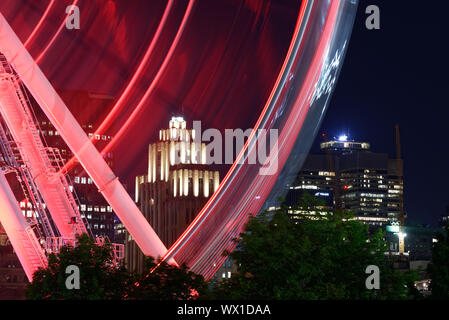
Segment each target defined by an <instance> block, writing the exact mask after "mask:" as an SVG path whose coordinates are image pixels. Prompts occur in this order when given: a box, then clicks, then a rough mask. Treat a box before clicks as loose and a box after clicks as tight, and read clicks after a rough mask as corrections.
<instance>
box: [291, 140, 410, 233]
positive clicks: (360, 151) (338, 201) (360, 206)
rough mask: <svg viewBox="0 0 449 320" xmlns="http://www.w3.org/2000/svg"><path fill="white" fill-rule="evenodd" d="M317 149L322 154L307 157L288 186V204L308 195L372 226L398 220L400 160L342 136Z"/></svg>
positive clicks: (401, 184)
mask: <svg viewBox="0 0 449 320" xmlns="http://www.w3.org/2000/svg"><path fill="white" fill-rule="evenodd" d="M320 147H321V151H322V153H321V154H310V155H309V156H308V157H307V158H306V160H305V162H304V165H303V166H302V169H301V171H300V172H299V173H298V174H297V175H296V177H295V180H294V182H293V183H292V184H291V185H289V186H287V187H288V189H289V192H288V194H287V197H286V201H287V204H288V205H290V206H295V205H296V204H297V203H298V201H299V199H300V197H301V195H302V194H303V193H304V192H308V193H310V194H312V195H314V196H317V197H319V198H322V199H323V200H325V203H326V205H327V207H328V209H332V208H335V207H336V206H337V205H338V207H340V208H342V209H347V210H350V211H351V212H352V213H353V214H354V215H355V218H356V219H358V220H361V221H363V222H365V223H368V224H369V225H370V226H372V227H379V226H385V225H386V224H387V223H389V222H390V221H397V219H398V216H399V212H400V205H399V204H400V203H401V202H403V200H402V199H403V198H402V193H403V183H402V181H403V179H402V176H401V174H400V172H402V161H401V160H400V161H399V162H398V160H397V159H391V158H389V157H388V155H387V154H386V153H375V152H371V151H370V144H369V143H367V142H356V141H348V140H347V137H345V136H343V137H340V138H339V139H337V140H333V141H328V142H323V143H321V145H320ZM398 166H400V167H401V168H398ZM398 169H399V170H398ZM292 214H295V213H294V212H292ZM298 214H301V213H300V212H298Z"/></svg>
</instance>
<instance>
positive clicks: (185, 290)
mask: <svg viewBox="0 0 449 320" xmlns="http://www.w3.org/2000/svg"><path fill="white" fill-rule="evenodd" d="M68 266H76V267H78V268H79V279H80V287H79V289H68V288H67V286H66V281H67V278H68V277H69V276H70V274H67V273H66V269H67V267H68ZM156 266H157V268H155V267H156ZM145 270H149V271H150V270H153V272H151V273H150V272H145V273H144V274H134V273H130V272H128V271H127V270H126V269H125V268H124V267H123V266H120V267H116V266H115V265H113V264H112V248H111V246H109V245H107V244H106V245H103V246H97V245H96V244H95V243H94V242H93V240H91V239H90V238H89V237H88V236H87V235H82V236H80V237H78V238H77V245H76V246H75V247H72V246H64V247H62V248H61V250H60V252H59V253H58V254H51V255H50V256H49V259H48V266H47V267H46V268H40V269H39V270H38V271H36V272H35V273H34V275H33V281H32V282H31V283H30V284H29V285H28V286H27V288H26V297H27V299H79V300H91V299H101V300H111V299H116V300H118V299H139V300H141V299H144V300H149V299H151V300H180V299H184V300H190V299H196V298H198V297H199V295H202V294H205V293H206V290H207V283H206V282H205V281H204V279H203V277H202V276H200V275H197V274H195V273H193V272H191V271H189V270H188V268H187V266H185V265H182V266H181V267H179V268H178V267H176V266H172V265H169V264H167V263H165V262H162V263H160V262H159V261H158V262H157V263H156V261H155V260H154V258H152V257H148V258H147V261H146V268H145ZM137 283H138V286H136V284H137Z"/></svg>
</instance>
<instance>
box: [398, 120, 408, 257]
mask: <svg viewBox="0 0 449 320" xmlns="http://www.w3.org/2000/svg"><path fill="white" fill-rule="evenodd" d="M396 166H397V174H398V183H399V187H400V188H401V189H399V203H398V206H399V216H398V221H399V232H398V238H399V254H400V255H403V254H404V251H405V239H404V238H405V232H404V225H405V218H406V216H405V213H404V198H403V197H404V196H403V189H402V188H403V185H404V183H403V173H402V160H401V139H400V136H399V125H398V124H396Z"/></svg>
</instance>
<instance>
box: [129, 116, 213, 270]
mask: <svg viewBox="0 0 449 320" xmlns="http://www.w3.org/2000/svg"><path fill="white" fill-rule="evenodd" d="M195 134H200V133H196V132H195V131H194V130H193V129H190V130H189V129H187V128H186V122H185V120H184V119H183V118H181V117H174V118H172V119H171V121H170V122H169V128H168V129H162V130H160V131H159V141H158V142H155V143H152V144H150V146H149V150H148V173H147V174H146V175H141V176H137V177H136V190H135V197H136V199H135V200H136V202H137V203H138V205H139V206H140V210H141V211H142V213H143V214H144V216H145V217H146V219H147V220H148V221H149V222H150V224H151V226H152V227H153V228H154V230H155V231H156V233H157V234H158V235H159V237H160V238H161V240H162V242H163V243H164V244H165V246H166V247H167V248H168V247H170V246H171V245H172V244H173V243H174V242H175V241H176V240H177V239H178V237H179V236H180V235H181V234H182V233H183V232H184V230H185V229H186V228H187V227H188V225H189V224H190V223H191V222H192V220H193V219H194V218H195V217H196V215H197V214H198V213H199V212H200V210H201V209H202V207H203V206H204V205H205V203H206V202H207V200H208V198H209V197H210V196H211V195H212V194H213V193H214V192H215V191H216V190H217V188H218V185H219V183H220V175H219V172H218V171H213V170H211V169H210V166H209V165H208V164H207V163H208V162H207V159H206V147H205V144H204V143H201V144H200V143H195V142H194V139H195ZM143 261H144V256H143V254H142V253H141V252H140V249H139V248H138V247H137V246H136V244H135V242H134V240H133V239H132V237H130V236H129V235H128V237H127V240H126V264H127V267H128V268H129V270H133V271H136V272H142V271H143Z"/></svg>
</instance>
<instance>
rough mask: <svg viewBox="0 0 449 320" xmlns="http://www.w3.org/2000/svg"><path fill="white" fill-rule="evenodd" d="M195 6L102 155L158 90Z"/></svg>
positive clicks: (189, 7) (121, 135) (113, 144)
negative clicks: (149, 82) (142, 93)
mask: <svg viewBox="0 0 449 320" xmlns="http://www.w3.org/2000/svg"><path fill="white" fill-rule="evenodd" d="M194 4H195V0H190V1H189V4H188V6H187V9H186V12H185V14H184V17H183V18H182V21H181V25H180V27H179V29H178V32H177V33H176V36H175V39H174V40H173V42H172V44H171V46H170V49H169V50H168V53H167V55H166V57H165V59H164V61H163V62H162V65H161V67H160V68H159V70H158V72H157V74H156V76H155V77H154V79H153V81H152V82H151V84H150V86H149V87H148V89H147V90H146V91H145V93H144V95H143V97H142V98H141V99H140V101H139V103H138V104H137V106H136V107H135V108H134V110H133V112H132V113H131V115H130V116H129V118H128V119H126V121H125V123H124V124H123V126H122V127H121V128H120V130H119V131H118V132H117V133H116V134H115V135H114V137H113V138H112V140H111V141H110V142H109V143H108V145H107V146H106V147H105V148H103V150H102V151H101V152H102V153H107V152H109V151H110V150H111V148H113V147H114V146H115V144H116V143H117V142H118V141H119V140H120V139H121V138H122V137H123V134H124V133H125V132H126V130H127V129H128V127H129V126H130V125H131V124H132V123H133V122H134V119H135V118H136V117H137V115H138V114H139V112H140V110H141V109H142V107H143V106H144V104H145V103H146V101H147V99H148V98H149V97H150V95H151V94H152V93H153V91H154V89H155V88H156V84H157V83H158V81H159V79H160V78H161V76H162V74H163V73H164V71H165V69H166V68H167V66H168V63H169V62H170V59H171V58H172V56H173V53H174V52H175V49H176V47H177V46H178V43H179V40H180V39H181V37H182V34H183V32H184V29H185V27H186V24H187V21H188V20H189V17H190V14H191V12H192V8H193V6H194Z"/></svg>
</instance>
